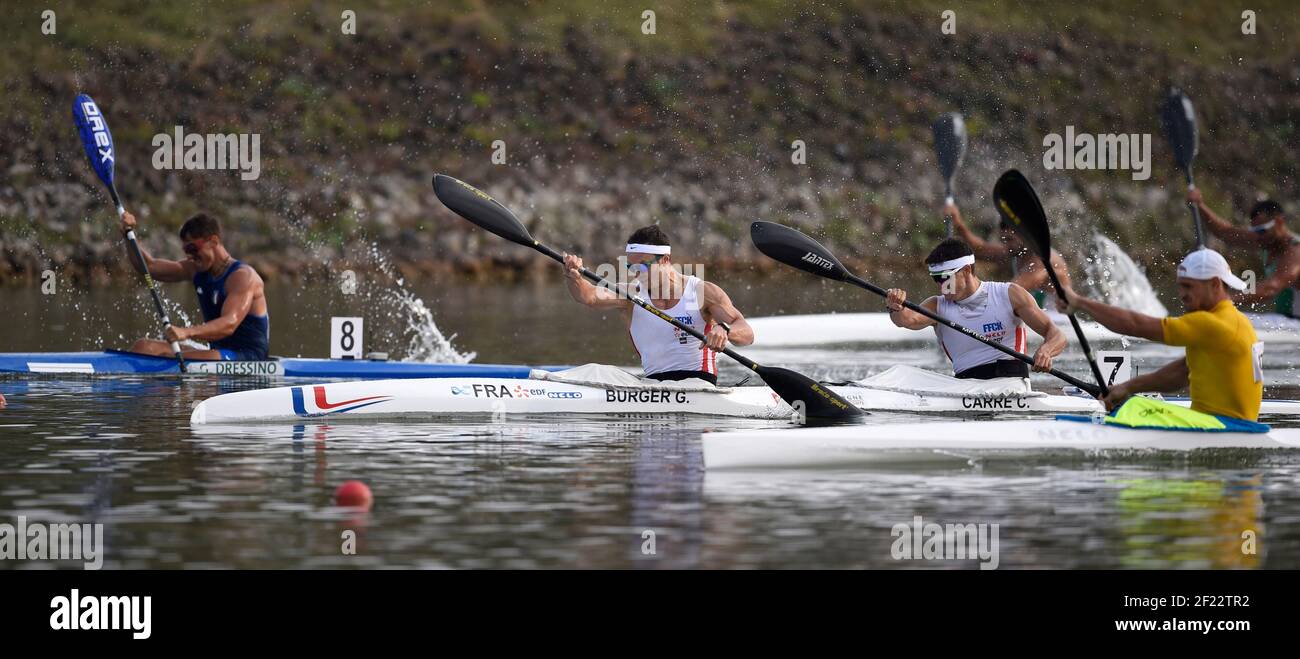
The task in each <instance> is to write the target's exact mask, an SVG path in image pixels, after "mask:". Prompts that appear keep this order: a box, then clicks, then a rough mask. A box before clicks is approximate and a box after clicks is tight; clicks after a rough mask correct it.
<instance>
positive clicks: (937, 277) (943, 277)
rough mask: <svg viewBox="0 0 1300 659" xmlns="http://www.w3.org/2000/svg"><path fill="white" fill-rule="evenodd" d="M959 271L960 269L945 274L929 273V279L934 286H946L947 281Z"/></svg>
mask: <svg viewBox="0 0 1300 659" xmlns="http://www.w3.org/2000/svg"><path fill="white" fill-rule="evenodd" d="M960 271H961V268H958V269H957V270H949V271H947V272H932V273H930V279H933V280H934V283H936V284H946V283H948V280H949V279H952V278H953V276H954V275H956V274H957V273H958V272H960Z"/></svg>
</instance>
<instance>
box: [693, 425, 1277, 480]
mask: <svg viewBox="0 0 1300 659" xmlns="http://www.w3.org/2000/svg"><path fill="white" fill-rule="evenodd" d="M703 444H704V466H705V468H706V469H708V470H710V471H717V470H745V469H749V470H764V469H818V468H852V467H864V466H873V465H875V466H880V465H889V464H903V463H918V462H953V461H957V462H966V461H969V460H970V459H972V458H975V457H979V456H981V455H986V454H989V453H1048V452H1056V451H1069V452H1097V451H1184V452H1185V451H1191V450H1198V449H1300V429H1293V428H1286V429H1273V430H1271V431H1270V432H1268V433H1240V432H1194V431H1174V430H1149V429H1142V430H1134V429H1129V428H1121V427H1117V426H1112V425H1106V424H1096V423H1081V422H1077V421H1057V420H1054V419H1042V420H1039V419H1027V420H1017V421H968V422H940V423H908V424H902V423H893V424H880V425H855V426H835V427H823V428H799V429H789V430H787V429H773V430H744V431H728V432H711V433H706V434H705V435H704V439H703Z"/></svg>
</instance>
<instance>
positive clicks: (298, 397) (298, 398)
mask: <svg viewBox="0 0 1300 659" xmlns="http://www.w3.org/2000/svg"><path fill="white" fill-rule="evenodd" d="M303 389H304V387H294V388H293V389H290V390H289V391H290V392H292V393H293V413H294V414H297V415H298V416H308V414H307V406H306V405H304V404H303V402H302V390H303Z"/></svg>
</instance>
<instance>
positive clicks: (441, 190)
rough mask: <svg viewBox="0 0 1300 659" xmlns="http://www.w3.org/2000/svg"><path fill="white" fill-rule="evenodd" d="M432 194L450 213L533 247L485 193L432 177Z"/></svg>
mask: <svg viewBox="0 0 1300 659" xmlns="http://www.w3.org/2000/svg"><path fill="white" fill-rule="evenodd" d="M433 192H434V194H436V195H438V200H439V201H441V202H442V203H443V204H444V205H446V206H447V208H450V209H451V210H452V212H453V213H455V214H457V215H459V216H461V217H463V218H465V219H467V220H469V221H470V222H473V223H474V224H477V225H479V226H480V227H483V228H484V229H487V230H488V231H491V232H492V233H495V234H496V235H498V236H501V237H502V238H505V239H506V240H509V241H510V242H513V243H519V244H520V245H523V246H525V247H535V246H536V242H537V241H535V240H533V237H532V235H530V234H529V233H528V229H525V228H524V223H523V222H520V221H519V218H517V217H515V214H514V213H511V212H510V209H508V208H506V207H505V206H502V205H501V204H500V202H498V201H497V200H495V199H493V198H492V197H491V196H489V195H488V194H487V193H486V192H483V191H482V190H479V189H478V188H476V187H474V186H472V185H470V184H468V183H466V182H464V181H462V180H460V179H456V178H452V177H450V176H447V175H445V174H434V175H433Z"/></svg>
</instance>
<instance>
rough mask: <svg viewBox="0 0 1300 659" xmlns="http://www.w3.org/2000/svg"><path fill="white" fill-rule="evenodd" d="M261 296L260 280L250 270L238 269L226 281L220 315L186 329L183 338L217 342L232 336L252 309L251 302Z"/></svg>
mask: <svg viewBox="0 0 1300 659" xmlns="http://www.w3.org/2000/svg"><path fill="white" fill-rule="evenodd" d="M261 295H262V278H261V277H259V276H257V273H255V272H253V271H252V269H250V268H240V269H239V270H237V271H235V272H234V273H232V274H231V275H230V278H229V279H227V280H226V303H225V304H223V305H222V306H221V315H220V316H218V317H216V318H213V319H212V320H209V321H208V322H206V323H203V324H202V325H195V326H193V327H189V328H186V330H185V337H184V338H188V339H199V340H201V341H217V340H220V339H224V338H226V337H227V336H230V335H231V334H234V332H235V329H236V328H238V327H239V324H240V323H242V322H244V317H245V316H247V315H248V311H249V309H251V308H252V307H253V302H254V301H255V300H257V298H258V297H259V296H261Z"/></svg>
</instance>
